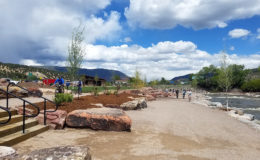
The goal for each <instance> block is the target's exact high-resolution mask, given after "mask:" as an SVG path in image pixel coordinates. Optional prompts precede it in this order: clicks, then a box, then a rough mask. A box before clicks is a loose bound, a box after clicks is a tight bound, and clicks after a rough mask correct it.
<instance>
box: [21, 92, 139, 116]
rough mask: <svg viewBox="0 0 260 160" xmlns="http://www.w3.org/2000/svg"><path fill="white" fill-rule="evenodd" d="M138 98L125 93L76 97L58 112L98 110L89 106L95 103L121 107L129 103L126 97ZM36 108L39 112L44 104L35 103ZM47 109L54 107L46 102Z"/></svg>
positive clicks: (64, 104) (93, 106)
mask: <svg viewBox="0 0 260 160" xmlns="http://www.w3.org/2000/svg"><path fill="white" fill-rule="evenodd" d="M130 96H131V97H138V96H137V95H132V94H127V93H122V94H119V95H99V96H82V97H79V99H78V98H77V97H76V98H74V99H73V101H72V102H66V103H62V104H61V105H60V106H59V109H60V110H65V111H67V113H69V112H71V111H74V110H77V109H88V108H99V107H98V106H95V105H91V103H92V104H96V103H101V104H103V105H104V106H105V105H106V104H117V105H121V104H122V103H125V102H128V101H131V100H132V99H131V98H128V97H130ZM35 104H36V105H37V106H39V107H40V109H41V110H43V108H44V103H43V102H40V103H35ZM26 108H29V109H32V110H35V108H34V107H33V106H31V105H27V106H26ZM46 108H47V109H54V108H55V106H54V105H53V104H52V103H49V102H47V105H46Z"/></svg>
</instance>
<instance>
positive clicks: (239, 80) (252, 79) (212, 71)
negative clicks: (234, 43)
mask: <svg viewBox="0 0 260 160" xmlns="http://www.w3.org/2000/svg"><path fill="white" fill-rule="evenodd" d="M224 72H225V73H226V74H225V73H224ZM225 79H228V84H225V83H226V81H225ZM227 85H228V90H230V89H233V88H238V89H241V90H243V91H251V92H259V91H260V67H259V68H258V69H245V66H244V65H237V64H231V65H228V66H227V67H226V70H224V68H222V67H221V68H217V67H216V66H214V65H210V66H208V67H203V68H202V69H201V70H200V71H199V72H198V73H197V74H194V75H192V86H193V87H196V86H198V87H200V88H204V89H207V90H211V91H225V86H227Z"/></svg>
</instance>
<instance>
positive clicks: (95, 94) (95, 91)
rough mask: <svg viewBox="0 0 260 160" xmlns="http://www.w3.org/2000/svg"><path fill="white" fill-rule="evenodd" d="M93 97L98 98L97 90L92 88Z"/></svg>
mask: <svg viewBox="0 0 260 160" xmlns="http://www.w3.org/2000/svg"><path fill="white" fill-rule="evenodd" d="M93 95H94V96H98V88H97V87H94V88H93Z"/></svg>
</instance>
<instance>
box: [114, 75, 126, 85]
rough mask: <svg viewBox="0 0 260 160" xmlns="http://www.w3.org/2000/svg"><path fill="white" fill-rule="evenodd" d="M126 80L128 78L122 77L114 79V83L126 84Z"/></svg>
mask: <svg viewBox="0 0 260 160" xmlns="http://www.w3.org/2000/svg"><path fill="white" fill-rule="evenodd" d="M128 81H129V78H127V77H126V78H122V79H120V80H116V81H115V84H121V85H125V84H127V83H128Z"/></svg>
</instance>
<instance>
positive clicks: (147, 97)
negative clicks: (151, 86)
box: [145, 94, 156, 101]
mask: <svg viewBox="0 0 260 160" xmlns="http://www.w3.org/2000/svg"><path fill="white" fill-rule="evenodd" d="M145 97H146V99H147V101H155V100H156V98H155V97H154V96H152V95H150V94H147V95H146V96H145Z"/></svg>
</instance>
